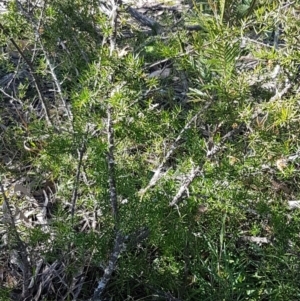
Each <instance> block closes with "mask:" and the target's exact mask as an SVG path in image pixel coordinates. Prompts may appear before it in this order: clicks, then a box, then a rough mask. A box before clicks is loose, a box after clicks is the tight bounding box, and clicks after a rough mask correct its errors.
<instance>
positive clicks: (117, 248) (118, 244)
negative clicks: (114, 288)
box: [92, 232, 125, 301]
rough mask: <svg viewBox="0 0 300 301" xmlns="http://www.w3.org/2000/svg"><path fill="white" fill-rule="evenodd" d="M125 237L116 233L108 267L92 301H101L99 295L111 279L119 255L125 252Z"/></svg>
mask: <svg viewBox="0 0 300 301" xmlns="http://www.w3.org/2000/svg"><path fill="white" fill-rule="evenodd" d="M124 242H125V237H124V236H123V235H122V234H121V233H119V232H118V233H117V235H116V239H115V243H114V248H113V252H112V253H111V255H110V258H109V261H108V266H107V267H106V269H105V270H104V275H103V276H102V279H101V280H100V281H99V282H98V286H97V288H96V290H95V292H94V297H93V299H92V300H93V301H99V300H101V295H102V294H103V292H104V290H105V288H106V285H107V283H108V281H109V280H110V278H111V275H112V273H113V271H114V270H115V269H116V265H117V261H118V257H119V256H120V254H121V253H122V252H123V251H124V250H125V244H124Z"/></svg>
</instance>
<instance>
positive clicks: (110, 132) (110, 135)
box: [107, 106, 118, 222]
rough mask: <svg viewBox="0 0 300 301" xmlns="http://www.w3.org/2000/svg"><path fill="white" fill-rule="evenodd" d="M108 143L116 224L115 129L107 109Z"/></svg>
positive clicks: (111, 199) (110, 109)
mask: <svg viewBox="0 0 300 301" xmlns="http://www.w3.org/2000/svg"><path fill="white" fill-rule="evenodd" d="M107 141H108V177H109V178H108V183H109V194H110V204H111V208H112V212H113V217H114V220H115V222H117V221H118V201H117V188H116V179H115V157H114V147H115V144H114V143H115V142H114V129H113V125H112V108H111V107H110V106H109V107H108V108H107Z"/></svg>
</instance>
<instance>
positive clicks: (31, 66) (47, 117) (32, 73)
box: [0, 23, 53, 126]
mask: <svg viewBox="0 0 300 301" xmlns="http://www.w3.org/2000/svg"><path fill="white" fill-rule="evenodd" d="M0 28H1V29H2V30H3V32H4V34H5V35H6V36H7V37H8V38H9V33H8V32H7V30H6V29H5V28H4V26H3V25H2V24H1V23H0ZM9 40H10V42H11V43H12V44H13V46H14V47H15V48H16V49H17V51H18V53H19V54H20V56H21V57H22V58H23V60H24V62H25V63H26V65H27V66H28V68H29V70H30V73H31V75H32V78H33V81H34V84H35V87H36V90H37V92H38V95H39V98H40V101H41V103H42V107H43V109H44V112H45V117H46V121H47V123H48V125H49V126H52V125H53V124H52V121H51V118H50V113H49V108H48V106H47V101H46V99H45V98H44V96H43V93H42V86H41V83H40V80H39V78H38V76H37V75H36V74H35V70H34V67H33V65H32V63H31V62H30V61H29V60H28V59H27V57H26V56H25V55H24V52H23V51H22V50H21V48H20V47H19V46H18V44H17V43H16V42H15V40H14V39H13V38H9Z"/></svg>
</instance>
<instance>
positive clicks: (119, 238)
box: [92, 0, 125, 301]
mask: <svg viewBox="0 0 300 301" xmlns="http://www.w3.org/2000/svg"><path fill="white" fill-rule="evenodd" d="M110 5H111V12H110V18H111V27H112V34H111V36H110V56H112V55H113V53H114V51H115V49H116V37H117V19H118V5H119V1H118V0H111V1H110ZM104 40H105V38H104ZM110 77H111V78H110V81H111V82H112V80H113V78H112V76H110ZM114 93H115V91H112V93H111V94H112V95H111V97H113V94H114ZM112 115H113V108H112V107H111V105H110V104H109V103H108V104H107V142H108V155H107V159H108V184H109V195H110V205H111V209H112V214H113V218H114V223H115V232H116V237H115V240H114V246H113V250H112V253H111V254H110V257H109V262H108V264H107V266H106V268H105V269H104V274H103V276H102V278H101V279H100V280H99V281H98V285H97V288H96V289H95V291H94V295H93V298H92V300H94V301H96V300H102V295H103V292H104V290H105V288H106V286H107V283H108V282H109V280H110V278H111V275H112V273H113V271H114V270H115V269H116V266H117V261H118V258H119V256H120V254H121V253H122V252H123V251H124V249H125V245H124V242H125V237H124V235H123V234H121V231H120V230H119V229H118V219H119V216H118V202H117V189H116V178H115V164H116V163H115V157H114V147H115V141H114V129H113V120H112V118H113V116H112Z"/></svg>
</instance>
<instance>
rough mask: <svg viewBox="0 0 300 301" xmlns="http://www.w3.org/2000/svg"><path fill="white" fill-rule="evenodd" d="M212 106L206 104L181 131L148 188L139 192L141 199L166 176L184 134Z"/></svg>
mask: <svg viewBox="0 0 300 301" xmlns="http://www.w3.org/2000/svg"><path fill="white" fill-rule="evenodd" d="M211 104H212V101H209V102H207V103H206V105H205V106H204V107H203V109H202V110H200V111H199V112H197V113H196V114H195V115H194V116H193V117H192V118H191V119H190V120H189V121H188V122H187V123H186V125H185V126H184V128H183V129H182V130H181V131H180V133H179V135H178V136H177V138H176V139H175V141H174V142H173V143H172V145H171V146H170V148H169V150H168V152H167V154H166V155H165V157H164V158H163V159H162V161H161V163H160V165H159V166H158V167H157V168H156V170H155V171H154V175H153V176H152V178H151V180H150V182H149V184H148V185H147V186H146V188H144V189H141V190H140V191H139V195H140V196H141V198H142V197H143V196H144V194H145V193H146V192H147V191H148V190H149V189H150V188H153V187H154V186H155V185H156V184H157V182H158V181H159V180H160V179H161V178H162V177H163V176H164V175H165V172H164V170H165V166H166V163H167V162H168V160H169V159H170V157H171V156H172V155H173V153H174V151H175V150H176V149H177V147H178V146H179V141H180V140H181V139H182V136H183V134H184V133H185V132H186V131H187V130H188V129H189V128H190V127H191V126H192V124H193V123H194V122H195V121H196V120H197V118H199V117H200V116H201V114H203V112H205V111H206V110H207V109H208V108H209V107H210V106H211Z"/></svg>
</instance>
